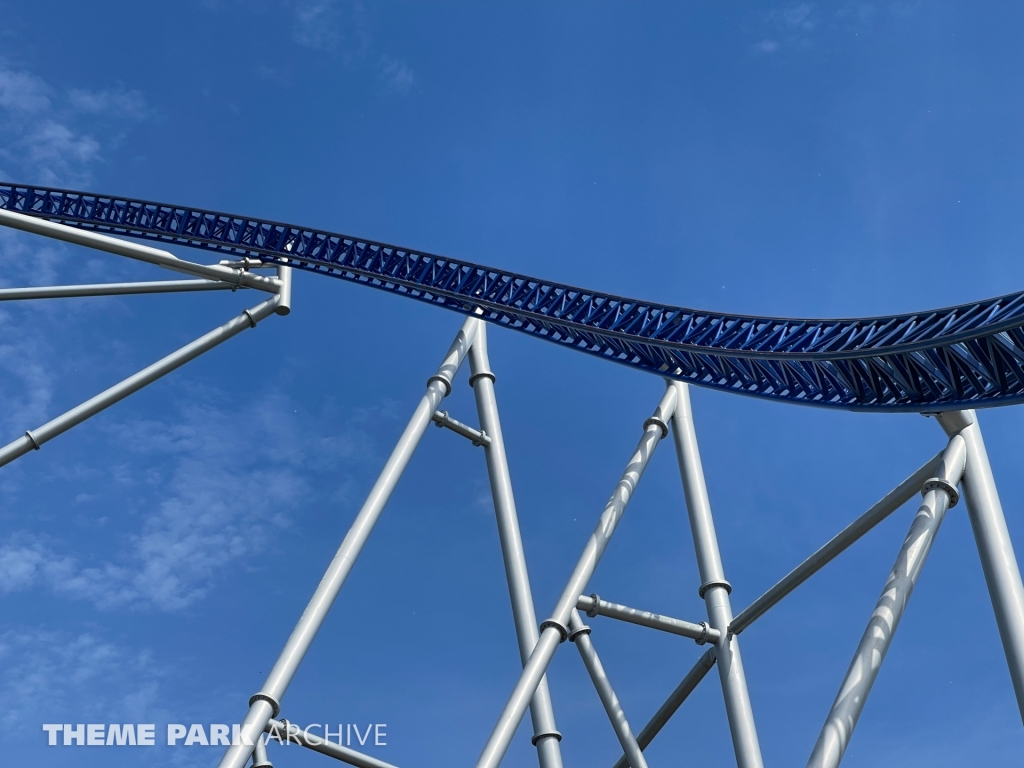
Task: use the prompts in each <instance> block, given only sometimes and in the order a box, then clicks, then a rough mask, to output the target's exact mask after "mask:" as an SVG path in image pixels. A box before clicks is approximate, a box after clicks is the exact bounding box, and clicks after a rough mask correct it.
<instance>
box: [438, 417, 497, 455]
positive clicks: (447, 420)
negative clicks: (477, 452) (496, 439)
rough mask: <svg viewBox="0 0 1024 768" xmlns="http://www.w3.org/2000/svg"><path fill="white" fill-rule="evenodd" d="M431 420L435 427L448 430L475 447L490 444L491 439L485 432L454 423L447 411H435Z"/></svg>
mask: <svg viewBox="0 0 1024 768" xmlns="http://www.w3.org/2000/svg"><path fill="white" fill-rule="evenodd" d="M433 420H434V423H435V424H437V426H439V427H444V428H445V429H450V430H451V431H452V432H454V433H455V434H457V435H462V436H463V437H465V438H466V439H467V440H470V441H471V442H472V443H473V445H475V446H477V447H479V446H481V445H490V444H491V438H490V437H489V436H488V434H487V433H486V432H484V431H483V430H482V429H473V427H471V426H469V425H468V424H463V423H462V422H461V421H456V420H455V419H453V418H452V417H451V416H449V415H448V411H435V412H434V416H433Z"/></svg>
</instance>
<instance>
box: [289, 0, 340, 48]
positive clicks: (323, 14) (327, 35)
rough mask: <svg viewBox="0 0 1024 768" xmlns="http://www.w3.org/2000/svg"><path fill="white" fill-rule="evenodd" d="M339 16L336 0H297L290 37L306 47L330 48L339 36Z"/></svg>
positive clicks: (335, 43)
mask: <svg viewBox="0 0 1024 768" xmlns="http://www.w3.org/2000/svg"><path fill="white" fill-rule="evenodd" d="M340 16H341V14H340V11H339V8H338V3H337V2H336V0H299V2H297V3H296V4H295V26H294V28H293V30H292V38H293V39H294V40H295V42H296V43H298V44H299V45H302V46H305V47H306V48H313V49H315V50H330V49H332V48H334V47H335V46H336V45H337V44H338V41H339V40H340V38H341V32H342V30H341V20H340Z"/></svg>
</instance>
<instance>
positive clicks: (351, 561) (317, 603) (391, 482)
mask: <svg viewBox="0 0 1024 768" xmlns="http://www.w3.org/2000/svg"><path fill="white" fill-rule="evenodd" d="M475 332H476V326H475V324H474V322H473V319H472V318H470V319H468V320H466V322H465V323H464V324H463V326H462V329H461V330H460V331H459V333H458V335H457V336H456V337H455V341H454V342H453V343H452V346H451V348H450V349H449V350H448V354H446V355H445V357H444V361H443V362H442V363H441V366H440V367H439V368H438V369H437V373H435V374H434V375H433V376H431V377H430V378H429V379H428V380H427V391H426V394H424V395H423V397H422V398H421V399H420V402H419V405H417V406H416V410H415V411H414V412H413V415H412V418H411V419H409V423H408V425H407V426H406V428H405V431H404V432H403V433H402V436H401V437H400V438H399V440H398V444H397V445H395V448H394V450H393V451H392V452H391V456H390V458H388V461H387V463H386V464H385V465H384V469H383V470H382V471H381V473H380V476H379V477H378V478H377V482H376V483H374V486H373V488H372V489H371V490H370V495H369V496H367V498H366V501H365V502H364V503H363V506H362V508H361V509H360V510H359V514H358V515H356V519H355V520H354V521H353V523H352V527H351V528H349V531H348V533H347V534H346V535H345V539H344V540H343V541H342V542H341V546H340V547H339V548H338V551H337V553H336V554H335V555H334V559H333V560H331V564H330V565H329V566H328V568H327V572H326V573H325V574H324V577H323V579H321V580H320V584H319V586H317V588H316V592H314V593H313V597H312V598H311V599H310V601H309V604H308V605H307V606H306V610H305V611H303V613H302V616H301V617H300V618H299V621H298V624H296V626H295V629H294V630H292V634H291V636H290V637H289V638H288V642H287V643H286V644H285V647H284V650H283V651H282V652H281V655H280V656H279V657H278V659H277V662H276V663H275V664H274V667H273V669H271V671H270V674H269V675H268V676H267V679H266V681H265V682H264V683H263V687H262V688H261V689H260V691H259V693H256V694H255V695H253V697H252V698H251V699H250V700H249V712H248V713H247V714H246V716H245V719H244V720H243V721H242V724H241V735H242V738H241V739H239V741H240V742H241V743H239V744H235V745H232V746H230V747H229V748H228V750H227V752H225V753H224V756H223V757H222V758H221V760H220V763H218V766H219V768H243V766H244V765H245V761H246V760H248V759H249V755H250V754H251V753H252V746H251V745H246V744H245V742H246V741H249V742H252V740H253V738H254V737H255V736H256V735H257V734H260V733H263V731H264V729H265V728H266V727H267V723H268V722H269V721H270V719H271V718H272V717H277V715H278V713H279V712H280V707H281V704H280V702H281V697H282V696H284V693H285V691H287V690H288V686H289V684H290V683H291V681H292V678H293V677H294V676H295V672H296V670H297V669H298V668H299V664H301V663H302V659H303V657H304V656H305V655H306V651H308V650H309V647H310V645H311V644H312V643H313V638H314V637H316V633H317V631H318V630H319V629H320V626H321V625H322V624H323V622H324V619H325V618H327V613H328V611H330V609H331V605H332V604H333V603H334V600H335V598H336V597H337V596H338V592H340V591H341V587H342V585H343V584H344V583H345V579H346V578H348V575H349V573H350V572H351V570H352V566H353V565H355V561H356V558H357V557H359V553H360V552H361V551H362V549H363V545H365V544H366V540H367V539H368V538H369V537H370V533H371V532H372V531H373V527H374V525H375V524H376V522H377V519H378V518H379V517H380V514H381V512H382V511H383V509H384V505H385V504H387V502H388V499H389V498H391V493H392V491H394V489H395V486H396V485H398V480H399V479H400V478H401V476H402V472H403V471H404V470H405V468H406V466H407V465H408V463H409V459H411V458H412V454H413V452H414V451H415V450H416V446H417V445H418V444H419V442H420V439H421V438H422V437H423V433H424V432H426V430H427V427H428V426H429V425H430V423H431V417H432V416H433V415H434V411H436V410H437V406H438V405H439V404H440V403H441V400H442V399H443V398H444V397H446V396H447V395H448V394H449V393H450V392H451V391H452V380H453V379H454V377H455V373H456V371H458V369H459V366H460V365H462V361H463V359H464V358H465V356H466V353H467V352H468V351H469V347H470V345H471V344H472V343H473V336H474V334H475Z"/></svg>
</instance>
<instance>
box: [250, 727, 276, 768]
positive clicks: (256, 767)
mask: <svg viewBox="0 0 1024 768" xmlns="http://www.w3.org/2000/svg"><path fill="white" fill-rule="evenodd" d="M271 722H275V721H271ZM252 768H274V764H273V763H272V762H270V758H269V757H267V745H266V742H264V741H263V737H262V736H261V737H260V738H258V739H256V744H255V745H254V746H253V748H252Z"/></svg>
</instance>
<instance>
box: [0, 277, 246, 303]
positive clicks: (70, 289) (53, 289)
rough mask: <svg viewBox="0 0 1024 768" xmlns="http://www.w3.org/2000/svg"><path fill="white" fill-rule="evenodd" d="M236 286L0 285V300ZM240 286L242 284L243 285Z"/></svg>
mask: <svg viewBox="0 0 1024 768" xmlns="http://www.w3.org/2000/svg"><path fill="white" fill-rule="evenodd" d="M236 287H237V286H234V285H231V284H230V283H224V282H221V281H219V280H155V281H151V282H146V283H95V284H93V285H48V286H39V287H32V288H0V301H25V300H27V299H74V298H78V297H82V296H130V295H133V294H141V293H184V292H188V291H231V290H234V289H235V288H236ZM243 287H244V286H243Z"/></svg>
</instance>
